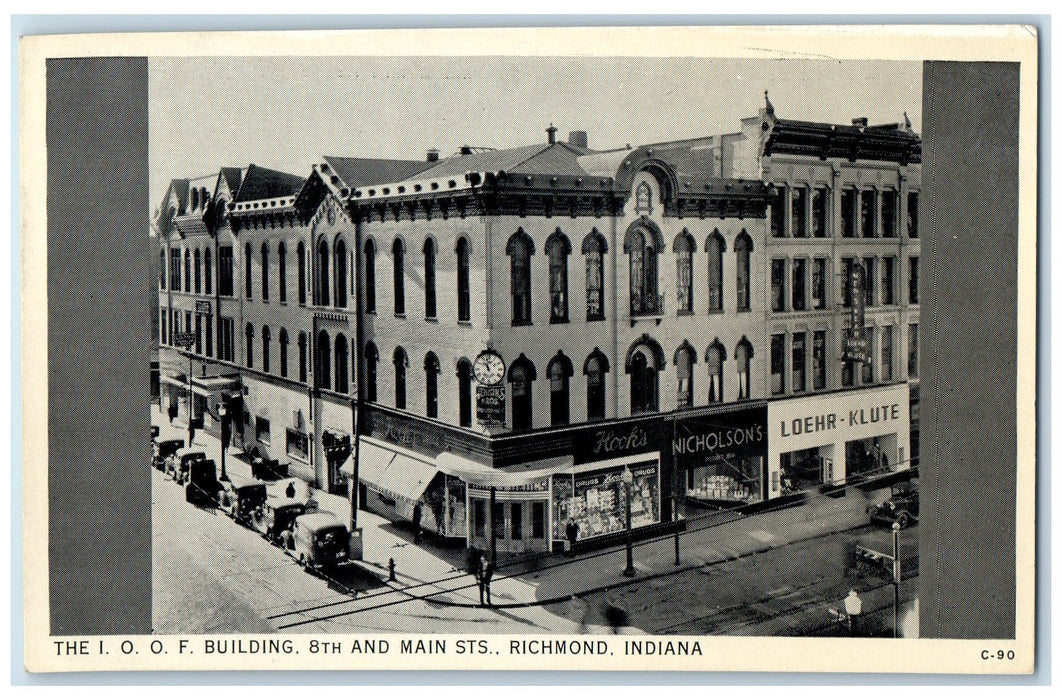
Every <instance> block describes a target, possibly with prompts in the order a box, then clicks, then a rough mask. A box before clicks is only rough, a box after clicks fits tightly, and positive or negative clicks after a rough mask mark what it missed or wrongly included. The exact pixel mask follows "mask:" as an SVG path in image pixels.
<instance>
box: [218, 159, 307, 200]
mask: <svg viewBox="0 0 1062 700" xmlns="http://www.w3.org/2000/svg"><path fill="white" fill-rule="evenodd" d="M303 180H304V178H302V177H300V176H298V175H291V174H290V173H283V172H280V171H279V170H270V169H269V168H263V167H261V166H258V165H255V164H254V163H251V164H250V165H249V166H248V167H247V173H246V174H245V175H244V176H243V182H241V183H240V187H239V189H238V190H236V194H235V195H234V196H233V198H232V201H234V202H250V201H254V200H258V199H268V198H270V197H289V196H291V195H293V194H295V193H296V192H298V191H299V189H300V188H301V187H302V183H303Z"/></svg>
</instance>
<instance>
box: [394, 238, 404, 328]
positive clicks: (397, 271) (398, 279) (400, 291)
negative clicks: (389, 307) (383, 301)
mask: <svg viewBox="0 0 1062 700" xmlns="http://www.w3.org/2000/svg"><path fill="white" fill-rule="evenodd" d="M391 255H392V258H393V261H394V277H395V279H394V283H395V284H394V296H395V299H394V301H395V316H402V315H404V314H405V313H406V244H405V243H403V242H402V239H401V238H396V239H395V242H394V243H393V244H391Z"/></svg>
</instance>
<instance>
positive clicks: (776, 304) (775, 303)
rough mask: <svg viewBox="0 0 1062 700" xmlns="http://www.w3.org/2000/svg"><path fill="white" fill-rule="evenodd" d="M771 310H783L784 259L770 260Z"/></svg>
mask: <svg viewBox="0 0 1062 700" xmlns="http://www.w3.org/2000/svg"><path fill="white" fill-rule="evenodd" d="M771 311H785V259H784V258H775V259H773V260H771Z"/></svg>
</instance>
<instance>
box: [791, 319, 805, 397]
mask: <svg viewBox="0 0 1062 700" xmlns="http://www.w3.org/2000/svg"><path fill="white" fill-rule="evenodd" d="M807 351H808V349H807V334H806V333H804V332H803V331H801V332H799V333H794V334H793V338H792V353H791V354H792V375H793V391H804V390H805V389H806V388H807V383H806V380H807V378H806V375H805V367H806V365H807Z"/></svg>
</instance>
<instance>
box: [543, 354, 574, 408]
mask: <svg viewBox="0 0 1062 700" xmlns="http://www.w3.org/2000/svg"><path fill="white" fill-rule="evenodd" d="M548 371H549V412H550V423H551V425H568V423H569V422H570V420H571V410H570V408H569V400H568V399H569V397H568V378H569V377H571V376H572V373H573V372H572V361H571V360H569V359H568V358H567V356H565V354H564V353H563V352H561V351H559V350H558V351H557V354H556V355H555V356H554V357H553V359H552V360H550V363H549V370H548Z"/></svg>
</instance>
